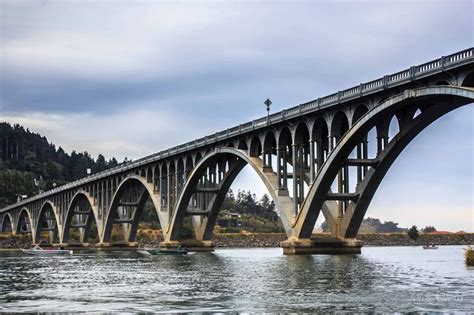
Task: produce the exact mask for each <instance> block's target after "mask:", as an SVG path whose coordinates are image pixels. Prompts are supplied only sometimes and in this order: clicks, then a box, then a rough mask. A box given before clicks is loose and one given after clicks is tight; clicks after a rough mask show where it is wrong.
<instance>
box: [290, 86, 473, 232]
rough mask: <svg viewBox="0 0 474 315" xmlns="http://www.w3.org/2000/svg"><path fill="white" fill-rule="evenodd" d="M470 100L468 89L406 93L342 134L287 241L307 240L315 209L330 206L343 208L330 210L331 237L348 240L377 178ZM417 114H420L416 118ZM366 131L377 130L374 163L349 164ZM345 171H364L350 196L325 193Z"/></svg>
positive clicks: (471, 94) (329, 191)
mask: <svg viewBox="0 0 474 315" xmlns="http://www.w3.org/2000/svg"><path fill="white" fill-rule="evenodd" d="M473 100H474V91H473V89H469V88H459V87H450V86H442V87H441V86H437V87H430V88H422V89H418V90H412V91H406V92H405V93H404V94H402V95H398V96H396V97H393V98H391V99H388V100H386V101H385V102H384V103H382V104H380V105H379V106H377V107H375V108H374V109H372V110H370V111H369V112H367V113H366V114H365V115H364V116H362V117H361V118H360V119H359V120H358V121H357V122H356V123H355V124H354V125H353V126H352V127H351V128H350V129H349V130H348V131H347V132H346V133H345V134H344V136H343V137H342V138H341V139H340V141H339V142H338V144H337V145H336V147H335V148H334V150H333V151H332V152H331V154H330V156H329V157H328V159H327V161H326V162H325V164H324V165H323V167H322V168H321V169H320V171H319V172H318V174H317V177H316V179H315V180H314V182H313V183H312V185H311V187H310V190H309V192H308V195H307V197H306V199H305V203H304V204H303V206H302V207H301V210H300V212H299V213H298V217H297V219H296V222H295V225H294V226H293V233H294V234H293V236H294V237H296V238H302V239H304V238H310V237H311V233H312V231H313V228H314V225H315V222H316V220H317V217H318V215H319V212H320V209H321V208H322V207H323V206H324V205H325V204H328V203H334V202H336V203H337V204H338V205H344V207H338V209H334V208H333V211H332V212H331V213H330V214H329V216H332V224H331V222H329V223H330V224H329V225H330V228H331V232H332V234H333V235H334V236H337V237H339V238H354V237H355V236H356V235H357V232H358V230H359V227H360V224H361V222H362V220H363V218H364V215H365V213H366V211H367V208H368V206H369V204H370V202H371V200H372V198H373V196H374V194H375V192H376V190H377V188H378V187H379V185H380V183H381V181H382V179H383V177H384V176H385V174H386V173H387V172H388V170H389V168H390V166H391V165H392V164H393V162H394V161H395V160H396V158H397V157H398V156H399V155H400V153H401V152H402V151H403V149H404V148H405V147H406V146H407V145H408V144H409V143H410V142H411V141H412V140H413V139H414V138H415V137H416V136H417V135H418V134H420V133H421V132H422V131H423V130H424V129H425V128H426V127H427V126H429V125H430V124H431V123H433V122H434V121H435V120H436V119H438V118H440V117H442V116H444V115H445V114H447V113H448V112H450V111H452V110H454V109H456V108H458V107H460V106H463V105H466V104H469V103H472V102H473ZM417 110H419V111H421V113H420V114H419V115H417V113H416V112H417ZM394 116H395V117H396V118H397V119H398V123H399V125H400V131H399V132H398V134H396V135H395V137H393V139H388V126H389V124H390V121H391V119H392V118H393V117H394ZM372 128H377V154H376V157H375V158H372V159H369V158H365V159H354V158H352V157H351V156H352V155H353V153H354V151H356V149H357V147H358V146H359V145H360V144H361V143H362V142H363V141H364V139H366V138H367V134H368V132H369V131H370V130H371V129H372ZM389 140H390V141H389ZM347 167H362V168H364V172H363V176H362V178H360V179H359V181H357V185H356V187H355V190H354V191H344V190H343V191H337V192H333V191H331V189H330V188H331V185H332V184H333V182H334V181H337V180H338V178H339V176H340V174H341V173H343V171H344V169H345V168H347ZM343 179H344V177H343Z"/></svg>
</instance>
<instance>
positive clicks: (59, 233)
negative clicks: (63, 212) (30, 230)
mask: <svg viewBox="0 0 474 315" xmlns="http://www.w3.org/2000/svg"><path fill="white" fill-rule="evenodd" d="M48 207H49V209H50V210H51V212H52V213H53V218H54V221H55V227H54V231H52V232H53V234H54V233H57V237H58V239H59V240H62V229H60V227H59V218H58V211H57V209H56V206H55V205H54V203H53V202H52V201H51V200H46V201H45V202H43V204H42V205H41V208H40V211H39V213H38V220H37V222H36V229H35V233H34V238H33V240H34V243H37V242H38V241H39V240H40V238H41V230H42V224H43V220H44V218H43V215H44V214H45V213H46V211H47V210H49V209H48ZM53 238H54V236H53V237H52V239H51V241H52V242H53V241H54V240H53Z"/></svg>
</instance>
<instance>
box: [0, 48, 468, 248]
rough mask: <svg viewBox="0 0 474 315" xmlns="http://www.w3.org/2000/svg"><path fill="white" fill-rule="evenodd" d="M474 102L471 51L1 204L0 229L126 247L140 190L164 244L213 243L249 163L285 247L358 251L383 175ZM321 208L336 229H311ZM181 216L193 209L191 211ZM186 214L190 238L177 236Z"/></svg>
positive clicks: (138, 211) (134, 226)
mask: <svg viewBox="0 0 474 315" xmlns="http://www.w3.org/2000/svg"><path fill="white" fill-rule="evenodd" d="M473 102H474V49H473V48H469V49H466V50H464V51H461V52H457V53H454V54H452V55H449V56H444V57H441V58H439V59H436V60H433V61H430V62H427V63H425V64H422V65H418V66H413V67H410V68H409V69H406V70H403V71H400V72H397V73H395V74H391V75H387V76H384V77H383V78H380V79H377V80H374V81H370V82H367V83H362V84H360V85H357V86H355V87H352V88H349V89H346V90H343V91H339V92H337V93H334V94H331V95H329V96H326V97H323V98H318V99H316V100H313V101H310V102H308V103H305V104H300V105H298V106H295V107H292V108H289V109H287V110H283V111H281V112H278V113H275V114H272V115H270V116H268V117H264V118H261V119H257V120H254V121H251V122H247V123H245V124H241V125H239V126H235V127H232V128H229V129H227V130H224V131H221V132H217V133H216V134H213V135H210V136H207V137H204V138H201V139H197V140H194V141H191V142H188V143H185V144H182V145H179V146H177V147H174V148H171V149H168V150H165V151H161V152H159V153H156V154H153V155H150V156H147V157H145V158H142V159H139V160H136V161H134V162H131V163H127V164H125V165H120V166H118V167H116V168H114V169H111V170H108V171H105V172H101V173H97V174H94V175H92V176H89V177H86V178H83V179H81V180H78V181H75V182H72V183H69V184H66V185H64V186H61V187H58V188H55V189H53V190H50V191H47V192H44V193H42V194H40V195H37V196H34V197H31V198H28V199H25V200H23V201H21V202H18V203H16V204H12V205H10V206H8V207H5V208H4V209H1V210H0V223H1V231H2V232H12V233H31V235H32V242H33V243H37V242H38V241H39V239H40V237H41V233H43V232H45V231H47V232H49V234H50V239H51V240H52V242H54V243H58V244H64V245H67V244H68V243H70V239H71V233H72V231H76V234H77V235H79V242H80V243H83V244H84V243H88V240H89V237H90V235H91V233H95V234H96V235H97V237H98V239H99V245H101V246H108V245H110V244H111V240H112V234H113V233H112V232H113V231H114V230H118V231H120V233H122V235H123V238H124V240H125V241H126V242H127V243H128V244H131V245H133V244H134V243H135V240H136V234H137V227H138V223H139V221H140V216H141V213H142V211H143V209H144V206H145V203H146V202H147V200H151V202H152V203H153V205H154V207H155V209H156V214H157V217H158V219H159V223H160V225H161V227H162V231H163V235H164V241H163V242H162V243H161V246H163V247H174V246H177V245H179V244H187V245H188V246H190V247H191V248H192V249H194V250H212V249H213V244H212V231H213V227H214V225H215V224H216V219H217V215H218V213H219V211H220V209H221V206H222V203H223V201H224V198H225V195H226V193H227V191H228V189H229V187H230V186H231V184H232V182H233V181H234V179H235V178H236V176H237V175H238V174H239V172H240V171H241V170H242V169H243V167H244V166H246V165H250V166H251V168H252V169H253V170H254V171H255V172H256V173H257V174H258V176H259V178H260V179H261V181H262V182H263V183H264V184H265V186H266V188H267V189H268V192H269V194H270V195H271V197H272V199H273V201H274V202H275V204H276V208H277V210H278V213H279V217H280V219H281V221H282V223H283V226H284V228H285V232H286V234H287V236H288V239H287V240H286V241H284V242H282V244H281V246H282V247H283V249H284V253H286V254H298V253H326V252H331V253H358V252H360V246H361V244H360V242H358V241H357V240H356V236H357V232H358V230H359V227H360V225H361V222H362V219H363V217H364V215H365V213H366V211H367V208H368V206H369V204H370V201H371V200H372V198H373V196H374V194H375V192H376V190H377V188H378V187H379V185H380V184H381V182H382V179H383V178H384V175H385V174H386V173H387V171H388V170H389V169H390V166H391V165H392V164H393V162H394V161H395V160H396V158H397V157H398V156H399V155H400V154H401V153H402V151H403V149H404V148H405V147H406V146H407V145H408V144H409V143H410V142H411V140H413V139H414V138H415V137H416V136H417V135H418V134H420V132H422V131H423V130H424V129H425V128H426V127H427V126H429V125H430V124H431V123H432V122H434V121H435V120H437V119H438V118H440V117H442V116H443V115H445V114H447V113H448V112H450V111H452V110H455V109H456V108H458V107H460V106H463V105H467V104H471V103H473ZM319 215H323V216H324V218H325V220H326V221H327V222H328V224H329V227H330V230H331V234H332V237H333V238H332V239H330V240H329V241H318V240H314V239H311V234H312V231H313V229H314V226H315V223H316V220H317V218H318V216H319ZM187 218H189V219H187ZM185 220H191V222H192V226H193V230H194V235H195V236H194V239H192V240H184V239H183V237H182V230H183V224H184V222H185Z"/></svg>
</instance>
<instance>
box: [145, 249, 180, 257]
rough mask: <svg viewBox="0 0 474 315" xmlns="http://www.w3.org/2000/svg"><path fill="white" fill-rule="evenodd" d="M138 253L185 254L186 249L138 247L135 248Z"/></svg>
mask: <svg viewBox="0 0 474 315" xmlns="http://www.w3.org/2000/svg"><path fill="white" fill-rule="evenodd" d="M137 252H138V253H140V254H142V255H151V256H155V255H186V254H187V253H188V250H187V249H183V248H178V249H160V248H140V249H138V250H137Z"/></svg>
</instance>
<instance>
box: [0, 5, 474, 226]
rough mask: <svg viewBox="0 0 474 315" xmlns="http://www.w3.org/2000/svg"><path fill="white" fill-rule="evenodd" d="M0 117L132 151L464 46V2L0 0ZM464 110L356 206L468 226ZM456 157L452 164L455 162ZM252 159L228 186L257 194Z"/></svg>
mask: <svg viewBox="0 0 474 315" xmlns="http://www.w3.org/2000/svg"><path fill="white" fill-rule="evenodd" d="M0 5H1V7H0V58H1V59H0V120H1V121H8V122H10V123H20V124H22V125H24V126H25V127H28V128H30V130H32V131H36V132H39V133H41V134H43V135H45V136H47V138H48V139H49V140H50V141H52V142H53V143H55V144H57V145H61V146H62V147H63V148H64V149H65V150H66V151H68V152H70V151H72V150H76V151H88V152H90V153H91V154H92V155H94V156H97V154H99V153H102V154H104V155H105V156H106V157H107V158H110V157H112V156H115V157H116V158H118V159H119V160H122V159H123V158H124V157H125V156H127V157H129V158H133V159H137V158H139V157H142V156H144V155H148V154H151V153H154V152H157V151H160V150H162V149H166V148H168V147H171V146H174V145H177V144H180V143H183V142H185V141H189V140H193V139H195V138H198V137H201V136H205V135H207V134H210V133H214V132H216V131H219V130H223V129H226V128H228V127H231V126H234V125H238V124H240V123H244V122H246V121H249V120H252V119H255V118H259V117H261V116H263V115H265V108H264V105H263V101H264V100H265V99H266V98H267V97H269V98H271V100H272V101H273V105H272V112H275V111H278V110H281V109H284V108H287V107H291V106H294V105H297V104H299V103H302V102H305V101H309V100H312V99H315V98H317V97H320V96H325V95H327V94H331V93H333V92H335V91H337V90H342V89H344V88H347V87H351V86H354V85H357V84H359V83H360V82H365V81H369V80H372V79H376V78H379V77H381V76H383V75H386V74H390V73H393V72H397V71H399V70H402V69H405V68H408V67H409V66H412V65H415V64H419V63H423V62H426V61H429V60H431V59H435V58H438V57H440V56H442V55H447V54H450V53H453V52H455V51H458V50H462V49H465V48H468V47H471V46H472V45H473V42H474V38H473V29H474V25H473V16H474V7H473V2H472V1H453V0H450V1H296V2H295V1H291V2H290V1H288V2H284V1H260V2H252V1H245V2H244V1H241V2H233V3H229V1H209V2H204V1H201V2H196V1H189V2H188V1H186V2H184V1H183V2H177V1H170V2H158V1H131V0H130V1H113V2H112V1H97V0H94V1H92V0H91V1H46V0H43V1H40V0H37V1H20V0H12V1H7V0H0ZM473 118H474V110H473V108H472V106H465V107H464V108H461V109H458V110H457V111H455V112H452V113H450V114H449V115H447V116H445V117H443V118H442V119H441V120H439V121H438V122H436V123H435V124H433V125H432V126H430V128H428V129H427V130H425V131H424V132H423V133H422V134H421V135H420V136H419V137H418V138H417V139H415V141H414V142H413V143H412V144H410V145H409V147H408V148H407V149H406V150H405V152H404V153H403V154H402V155H401V157H400V158H399V159H398V160H397V161H396V162H395V164H394V165H393V167H392V169H391V170H390V171H389V173H388V175H387V176H386V178H385V179H384V181H383V183H382V185H381V187H380V189H379V190H378V191H377V193H376V196H375V198H374V200H373V202H372V204H371V206H370V208H369V210H368V213H367V216H372V217H378V218H380V219H382V220H393V221H396V222H399V223H400V225H401V226H410V225H413V224H417V225H418V226H420V227H423V226H425V225H435V226H436V227H437V228H438V229H447V230H454V231H457V230H469V231H473V230H474V214H473V212H474V210H473V209H474V201H473V195H474V187H473V181H474V175H473V169H474V162H473V161H474V152H473V151H474V144H473V142H474V140H473V136H474V132H473V121H474V120H473ZM453 159H454V161H455V163H452V162H453ZM256 182H258V179H257V178H256V176H255V174H253V173H252V171H251V170H247V169H246V170H245V171H244V172H243V173H242V174H241V175H239V178H238V180H237V181H236V183H235V184H234V186H233V188H234V189H239V188H240V189H251V190H252V191H255V192H256V193H257V194H258V195H261V194H263V193H264V191H265V189H264V187H263V186H258V185H257V186H256V185H255V183H256Z"/></svg>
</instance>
